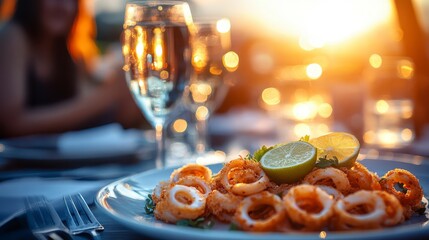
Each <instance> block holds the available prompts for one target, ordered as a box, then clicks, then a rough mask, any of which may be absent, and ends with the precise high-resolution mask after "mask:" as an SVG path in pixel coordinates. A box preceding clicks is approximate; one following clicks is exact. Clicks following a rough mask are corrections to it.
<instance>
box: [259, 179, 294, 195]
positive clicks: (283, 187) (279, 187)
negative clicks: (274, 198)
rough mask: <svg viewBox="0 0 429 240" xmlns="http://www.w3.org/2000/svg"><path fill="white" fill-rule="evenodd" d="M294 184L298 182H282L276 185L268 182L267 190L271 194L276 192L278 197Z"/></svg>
mask: <svg viewBox="0 0 429 240" xmlns="http://www.w3.org/2000/svg"><path fill="white" fill-rule="evenodd" d="M296 185H299V182H297V183H293V184H290V183H282V184H280V185H277V184H276V183H275V182H270V184H268V188H267V191H268V192H270V193H272V194H276V195H278V196H280V197H283V196H284V195H285V194H286V193H287V192H288V191H289V189H291V188H292V187H294V186H296Z"/></svg>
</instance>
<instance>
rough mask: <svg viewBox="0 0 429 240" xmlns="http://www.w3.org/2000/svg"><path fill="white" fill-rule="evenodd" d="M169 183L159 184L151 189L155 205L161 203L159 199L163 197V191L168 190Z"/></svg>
mask: <svg viewBox="0 0 429 240" xmlns="http://www.w3.org/2000/svg"><path fill="white" fill-rule="evenodd" d="M169 184H170V183H169V182H165V181H163V182H159V183H158V184H157V185H156V187H155V188H154V189H153V192H152V200H153V202H154V203H155V204H157V203H158V202H159V201H161V199H162V198H163V196H164V193H165V190H166V189H167V188H168V186H169Z"/></svg>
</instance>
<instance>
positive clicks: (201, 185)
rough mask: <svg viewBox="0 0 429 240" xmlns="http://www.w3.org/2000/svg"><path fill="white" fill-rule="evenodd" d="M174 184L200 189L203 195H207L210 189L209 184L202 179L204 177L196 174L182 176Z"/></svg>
mask: <svg viewBox="0 0 429 240" xmlns="http://www.w3.org/2000/svg"><path fill="white" fill-rule="evenodd" d="M175 184H178V185H184V186H188V187H194V188H196V189H197V190H198V191H200V192H201V193H202V194H203V196H204V197H207V196H208V195H209V193H210V192H211V191H212V189H211V188H210V185H209V184H208V183H207V182H206V181H204V179H202V178H199V177H196V176H186V177H182V178H180V179H179V180H178V181H177V182H175Z"/></svg>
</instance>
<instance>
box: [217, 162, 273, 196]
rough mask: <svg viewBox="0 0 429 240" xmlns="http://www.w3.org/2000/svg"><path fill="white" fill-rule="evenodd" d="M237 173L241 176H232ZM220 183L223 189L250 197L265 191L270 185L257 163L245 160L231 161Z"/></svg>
mask: <svg viewBox="0 0 429 240" xmlns="http://www.w3.org/2000/svg"><path fill="white" fill-rule="evenodd" d="M233 171H237V172H238V173H239V174H236V175H235V176H230V173H231V172H233ZM220 175H221V176H220V181H221V184H222V185H223V187H224V188H225V189H226V190H227V191H229V192H232V193H234V194H237V195H240V196H249V195H252V194H255V193H258V192H261V191H263V190H265V189H266V188H267V187H268V184H269V183H270V180H269V179H268V177H267V175H266V174H265V172H264V171H263V170H262V168H261V167H260V166H259V164H258V163H257V162H254V161H251V160H244V159H241V158H239V159H235V160H231V161H230V162H228V163H227V164H225V166H224V167H223V168H222V170H221V172H220Z"/></svg>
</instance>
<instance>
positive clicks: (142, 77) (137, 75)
mask: <svg viewBox="0 0 429 240" xmlns="http://www.w3.org/2000/svg"><path fill="white" fill-rule="evenodd" d="M191 24H192V16H191V11H190V9H189V6H188V4H187V3H185V2H180V1H134V2H129V3H127V5H126V8H125V20H124V30H123V37H122V40H123V43H122V52H123V55H124V60H125V65H124V70H125V74H126V79H127V83H128V86H129V89H130V91H131V93H132V95H133V97H134V99H135V101H136V103H137V105H138V106H139V108H140V109H141V111H142V112H143V114H144V115H145V117H146V118H147V120H148V121H149V122H150V123H151V124H152V126H153V127H154V128H155V130H156V140H157V143H158V144H157V146H158V152H157V153H158V154H157V159H156V167H157V168H162V167H164V166H165V164H166V156H165V146H164V145H165V144H164V137H163V136H164V134H163V128H164V125H165V123H166V120H167V118H168V117H169V116H171V115H172V113H173V112H175V111H176V110H177V108H176V105H177V104H176V103H177V102H179V101H180V100H181V99H182V96H183V92H184V90H185V87H186V86H187V84H188V81H189V79H190V73H191V62H190V55H191V50H190V29H189V28H188V27H189V26H191Z"/></svg>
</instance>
